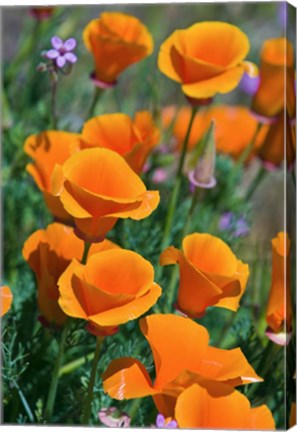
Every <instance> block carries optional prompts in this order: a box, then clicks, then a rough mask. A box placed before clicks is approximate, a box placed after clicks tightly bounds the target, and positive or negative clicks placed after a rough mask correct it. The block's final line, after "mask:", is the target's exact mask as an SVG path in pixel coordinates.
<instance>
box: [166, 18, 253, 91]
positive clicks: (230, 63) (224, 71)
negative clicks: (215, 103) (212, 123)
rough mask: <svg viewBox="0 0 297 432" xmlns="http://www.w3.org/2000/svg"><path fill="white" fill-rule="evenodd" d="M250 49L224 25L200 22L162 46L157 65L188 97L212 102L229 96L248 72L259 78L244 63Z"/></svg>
mask: <svg viewBox="0 0 297 432" xmlns="http://www.w3.org/2000/svg"><path fill="white" fill-rule="evenodd" d="M249 49H250V44H249V40H248V37H247V36H246V34H245V33H243V32H242V31H241V30H240V29H239V28H238V27H236V26H234V25H231V24H228V23H225V22H216V21H209V22H200V23H196V24H194V25H192V26H191V27H189V28H187V29H184V30H176V31H175V32H174V33H173V34H172V35H171V36H169V38H168V39H166V40H165V42H164V43H163V44H162V45H161V48H160V53H159V58H158V65H159V68H160V70H161V72H163V73H164V74H165V75H166V76H168V77H169V78H171V79H172V80H174V81H177V82H178V83H180V84H181V87H182V91H183V92H184V93H185V95H186V96H188V97H190V98H194V99H207V98H212V97H213V96H215V95H216V94H217V93H228V92H230V91H231V90H233V89H234V88H235V87H236V86H237V85H238V84H239V82H240V80H241V77H242V75H243V73H244V72H245V71H246V72H248V73H250V74H252V75H254V74H257V68H256V66H255V65H253V64H251V63H249V62H245V61H244V59H245V57H246V56H247V54H248V52H249Z"/></svg>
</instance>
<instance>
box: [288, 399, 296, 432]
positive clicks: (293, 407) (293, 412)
mask: <svg viewBox="0 0 297 432" xmlns="http://www.w3.org/2000/svg"><path fill="white" fill-rule="evenodd" d="M295 425H296V402H292V405H291V410H290V419H289V427H290V428H291V427H293V426H295Z"/></svg>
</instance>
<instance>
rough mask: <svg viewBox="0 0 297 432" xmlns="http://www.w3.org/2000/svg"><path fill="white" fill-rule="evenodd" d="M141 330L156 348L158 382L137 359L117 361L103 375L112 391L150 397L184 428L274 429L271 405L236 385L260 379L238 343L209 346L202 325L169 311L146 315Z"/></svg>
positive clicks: (121, 395)
mask: <svg viewBox="0 0 297 432" xmlns="http://www.w3.org/2000/svg"><path fill="white" fill-rule="evenodd" d="M140 329H141V331H142V333H143V335H144V336H145V338H146V339H147V341H148V343H149V345H150V347H151V349H152V353H153V357H154V363H155V374H156V378H155V381H154V384H153V383H152V381H151V378H150V376H149V374H148V372H147V371H146V369H145V367H144V366H143V364H142V363H141V362H139V361H138V360H136V359H133V358H127V357H126V358H122V359H117V360H113V361H112V362H111V363H110V365H109V366H108V368H107V370H106V371H105V373H104V374H103V388H104V390H105V392H107V393H108V394H109V396H111V397H112V398H115V399H119V400H122V399H134V398H141V397H145V396H152V397H153V399H154V402H155V404H156V406H157V408H158V410H159V412H160V413H162V414H163V415H164V416H165V417H174V418H175V419H176V420H177V422H178V424H179V426H180V427H196V428H212V427H213V428H215V427H219V428H223V429H228V428H242V429H244V428H247V427H248V428H251V429H274V420H273V418H272V415H271V413H270V411H269V409H268V408H267V407H266V406H265V405H262V406H260V407H257V408H251V407H250V403H249V401H248V399H247V398H246V397H245V396H243V395H242V394H241V393H239V392H238V391H237V390H235V389H234V387H236V386H238V385H242V384H249V383H253V382H257V381H261V378H260V377H259V376H258V375H257V374H256V372H255V371H254V370H253V368H252V367H251V366H250V364H249V363H248V362H247V360H246V358H245V357H244V355H243V353H242V352H241V350H240V349H239V348H235V349H232V350H223V349H219V348H214V347H211V346H209V345H208V341H209V335H208V332H207V330H206V329H205V328H204V327H203V326H200V325H199V324H196V323H195V322H194V321H192V320H191V319H189V318H184V317H181V316H176V315H171V314H168V315H158V314H155V315H150V316H148V317H146V318H142V319H141V320H140ZM185 405H187V407H186V408H185ZM198 406H199V409H198ZM201 406H202V407H203V409H201ZM216 406H217V408H218V411H217V412H216V411H215V407H216ZM203 413H208V415H204V414H203ZM218 413H219V414H220V415H219V417H218V416H217V414H218Z"/></svg>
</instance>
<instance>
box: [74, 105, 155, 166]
mask: <svg viewBox="0 0 297 432" xmlns="http://www.w3.org/2000/svg"><path fill="white" fill-rule="evenodd" d="M82 137H83V140H84V142H85V143H86V144H85V147H104V148H109V149H110V150H114V151H115V152H117V153H119V154H120V155H121V156H123V157H124V158H125V159H126V161H127V162H128V164H129V165H130V166H131V168H132V169H133V170H134V171H135V172H136V173H137V174H140V173H141V171H142V169H143V166H144V163H145V161H146V159H147V157H148V155H149V153H150V152H151V151H152V149H153V148H154V147H155V145H156V144H158V142H159V138H160V132H159V129H158V128H157V127H156V126H155V124H154V123H153V119H152V116H151V114H150V113H149V112H148V111H142V112H137V113H136V114H135V118H134V120H132V119H131V118H130V117H129V116H128V115H127V114H104V115H99V116H97V117H94V118H92V119H91V120H89V121H87V122H86V123H85V124H84V127H83V131H82Z"/></svg>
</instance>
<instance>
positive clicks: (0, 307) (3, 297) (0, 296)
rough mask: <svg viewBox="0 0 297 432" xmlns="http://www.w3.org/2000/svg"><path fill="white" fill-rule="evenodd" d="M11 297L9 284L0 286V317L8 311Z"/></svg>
mask: <svg viewBox="0 0 297 432" xmlns="http://www.w3.org/2000/svg"><path fill="white" fill-rule="evenodd" d="M12 299H13V295H12V292H11V290H10V288H9V286H7V285H4V286H2V287H0V317H3V315H5V314H6V313H7V312H8V311H9V309H10V307H11V303H12Z"/></svg>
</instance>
